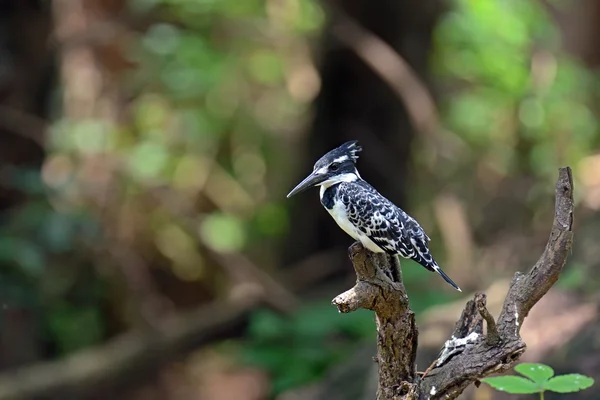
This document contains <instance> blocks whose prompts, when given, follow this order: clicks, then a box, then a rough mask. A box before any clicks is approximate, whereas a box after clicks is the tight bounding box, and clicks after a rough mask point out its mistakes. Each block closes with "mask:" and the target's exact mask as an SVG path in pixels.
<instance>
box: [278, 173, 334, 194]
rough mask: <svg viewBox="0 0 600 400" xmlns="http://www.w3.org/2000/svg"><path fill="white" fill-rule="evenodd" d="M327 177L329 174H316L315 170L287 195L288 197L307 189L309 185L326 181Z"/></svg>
mask: <svg viewBox="0 0 600 400" xmlns="http://www.w3.org/2000/svg"><path fill="white" fill-rule="evenodd" d="M326 179H327V176H326V175H325V174H316V173H314V172H313V173H312V174H310V175H309V176H307V177H306V178H304V180H303V181H302V182H300V183H299V184H298V186H296V187H295V188H294V189H292V191H291V192H290V193H289V194H288V195H287V197H288V198H289V197H291V196H293V195H295V194H298V193H300V192H303V191H305V190H306V189H308V188H309V187H312V186H316V185H318V184H319V183H321V182H323V181H325V180H326Z"/></svg>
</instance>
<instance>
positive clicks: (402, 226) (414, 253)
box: [339, 182, 435, 271]
mask: <svg viewBox="0 0 600 400" xmlns="http://www.w3.org/2000/svg"><path fill="white" fill-rule="evenodd" d="M340 185H343V186H342V187H340V189H339V190H341V192H342V193H343V194H342V195H341V196H340V199H341V201H342V202H343V203H344V206H345V208H346V210H347V211H346V212H347V215H348V219H349V220H350V222H351V223H352V224H353V225H354V226H356V227H357V228H358V229H359V230H360V231H361V232H363V233H364V234H365V235H367V236H368V237H369V239H371V241H373V242H374V243H375V244H376V245H377V246H379V247H381V249H383V250H384V251H386V252H389V253H395V254H400V255H401V256H402V257H405V258H412V259H413V260H415V261H417V262H418V263H419V264H421V265H423V266H424V267H425V268H427V269H429V270H431V271H433V270H434V265H433V264H435V261H434V260H433V257H432V256H431V253H430V252H429V249H428V247H427V241H428V239H429V238H428V237H427V235H426V234H425V231H423V228H421V226H420V225H419V223H418V222H417V221H415V220H414V219H413V218H412V217H410V216H409V215H408V214H406V213H405V212H404V211H403V210H402V209H400V208H398V207H396V206H395V205H394V204H393V203H392V202H391V201H389V200H388V199H386V198H385V197H383V196H382V195H381V194H380V193H379V192H377V190H375V189H374V188H373V187H372V186H371V185H369V184H368V183H366V182H348V183H346V182H344V183H341V184H340Z"/></svg>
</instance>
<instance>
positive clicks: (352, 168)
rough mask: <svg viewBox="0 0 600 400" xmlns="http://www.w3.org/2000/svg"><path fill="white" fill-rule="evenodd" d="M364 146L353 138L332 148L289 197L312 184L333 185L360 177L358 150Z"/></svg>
mask: <svg viewBox="0 0 600 400" xmlns="http://www.w3.org/2000/svg"><path fill="white" fill-rule="evenodd" d="M361 150H362V147H360V146H359V145H358V141H356V140H352V141H350V142H346V143H344V144H343V145H341V146H339V147H337V148H335V149H333V150H331V151H330V152H329V153H327V154H325V155H324V156H323V157H321V158H320V159H319V160H318V161H317V162H316V163H315V166H314V168H313V172H312V173H311V174H310V175H309V176H307V177H306V178H305V179H304V180H303V181H302V182H300V183H299V184H298V186H296V187H295V188H294V189H293V190H292V191H291V192H290V193H289V194H288V195H287V197H290V196H293V195H295V194H297V193H300V192H302V191H304V190H306V189H308V188H310V187H312V186H321V185H323V186H326V187H328V186H331V185H334V184H336V183H339V182H352V181H355V180H357V179H360V175H359V174H358V171H357V170H356V160H358V152H359V151H361Z"/></svg>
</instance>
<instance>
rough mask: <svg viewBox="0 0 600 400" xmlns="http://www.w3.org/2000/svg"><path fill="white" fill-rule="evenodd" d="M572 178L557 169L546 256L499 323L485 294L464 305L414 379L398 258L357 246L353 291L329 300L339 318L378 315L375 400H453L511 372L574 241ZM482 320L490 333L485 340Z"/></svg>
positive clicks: (514, 290) (413, 338)
mask: <svg viewBox="0 0 600 400" xmlns="http://www.w3.org/2000/svg"><path fill="white" fill-rule="evenodd" d="M572 227H573V178H572V175H571V169H570V168H569V167H565V168H561V169H560V170H559V177H558V181H557V183H556V205H555V214H554V224H553V227H552V231H551V233H550V238H549V239H548V243H547V245H546V249H545V250H544V253H543V254H542V256H541V257H540V259H539V260H538V262H537V263H536V264H535V265H534V266H533V267H532V268H531V270H530V271H529V272H527V273H521V272H517V273H516V274H515V276H514V277H513V280H512V282H511V285H510V288H509V290H508V293H507V295H506V299H505V301H504V305H503V307H502V312H501V313H500V316H499V317H498V319H497V320H494V318H493V317H492V315H491V314H490V313H489V311H488V310H487V308H486V297H485V295H484V294H482V293H478V294H476V295H475V296H474V299H473V300H470V301H469V302H467V304H466V306H465V309H464V311H463V312H462V315H461V316H460V318H459V320H458V322H457V323H456V328H455V330H454V332H453V334H452V337H451V338H450V339H449V340H448V341H447V342H446V344H445V346H444V349H443V350H442V353H441V354H440V357H439V358H438V360H436V363H435V364H434V366H433V368H432V369H431V371H430V372H428V374H426V375H425V376H423V377H421V376H419V374H417V373H416V367H415V359H416V352H417V338H418V330H417V327H416V325H415V318H414V313H413V312H412V311H411V309H410V307H409V304H408V296H407V294H406V290H405V288H404V285H403V283H402V275H401V270H400V265H399V263H398V261H397V258H395V257H391V256H389V255H385V254H374V253H371V252H369V251H368V250H366V249H365V248H364V247H363V246H362V245H361V244H359V243H355V244H354V245H352V246H351V247H350V249H349V253H350V259H351V260H352V264H353V265H354V269H355V270H356V275H357V283H356V285H355V286H354V287H353V288H352V289H350V290H348V291H346V292H344V293H342V294H340V295H339V296H337V297H336V298H335V299H333V304H334V305H336V306H337V308H338V310H339V311H340V312H344V313H346V312H351V311H355V310H357V309H359V308H365V309H368V310H372V311H374V312H375V318H376V324H377V333H378V334H377V358H376V361H377V363H378V369H379V386H378V390H377V400H401V399H402V400H408V399H455V398H457V397H458V396H459V395H460V394H461V393H462V392H463V390H464V389H465V388H466V387H467V386H469V385H470V384H471V383H477V382H478V381H479V379H481V378H483V377H485V376H487V375H489V374H491V373H496V372H501V371H505V370H507V369H509V368H510V367H511V366H512V365H513V364H514V363H515V362H516V361H517V360H518V359H519V357H520V356H521V355H522V354H523V352H524V351H525V349H526V344H525V342H524V341H523V340H522V339H521V336H520V330H521V327H522V326H523V320H524V319H525V317H527V315H528V313H529V311H530V310H531V308H532V307H533V306H534V305H535V304H536V303H537V302H538V301H539V300H540V299H541V298H542V297H543V296H544V295H545V294H546V293H547V292H548V290H549V289H550V288H551V287H552V285H554V283H555V282H556V281H557V280H558V277H559V275H560V272H561V271H562V268H563V266H564V264H565V261H566V259H567V255H568V254H569V251H570V249H571V244H572V240H573V231H572ZM483 321H486V324H487V332H486V333H485V334H484V333H483Z"/></svg>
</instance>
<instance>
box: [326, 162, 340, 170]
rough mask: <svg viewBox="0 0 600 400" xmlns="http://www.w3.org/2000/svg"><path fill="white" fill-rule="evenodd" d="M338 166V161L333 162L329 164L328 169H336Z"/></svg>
mask: <svg viewBox="0 0 600 400" xmlns="http://www.w3.org/2000/svg"><path fill="white" fill-rule="evenodd" d="M339 167H340V164H338V163H333V164H331V165H330V166H329V170H330V171H337V170H338V168H339Z"/></svg>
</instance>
